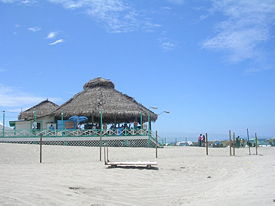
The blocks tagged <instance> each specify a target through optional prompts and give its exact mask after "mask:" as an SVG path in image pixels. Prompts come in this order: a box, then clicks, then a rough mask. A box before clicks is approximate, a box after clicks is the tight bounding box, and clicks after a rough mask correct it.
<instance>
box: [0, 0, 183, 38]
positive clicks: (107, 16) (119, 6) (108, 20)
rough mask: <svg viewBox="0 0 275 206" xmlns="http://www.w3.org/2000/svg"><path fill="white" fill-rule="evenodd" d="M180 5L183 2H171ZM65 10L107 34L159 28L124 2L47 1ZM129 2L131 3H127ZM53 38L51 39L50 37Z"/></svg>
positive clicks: (24, 0) (12, 0) (14, 0)
mask: <svg viewBox="0 0 275 206" xmlns="http://www.w3.org/2000/svg"><path fill="white" fill-rule="evenodd" d="M171 1H172V2H174V3H181V2H183V0H171ZM0 2H3V3H21V4H30V3H38V2H39V1H36V0H0ZM48 2H51V3H55V4H59V5H61V6H63V7H64V8H65V9H71V10H76V9H78V10H80V11H81V12H83V13H86V14H87V15H89V16H90V17H92V19H94V20H95V21H97V22H99V23H100V24H101V25H103V26H104V27H105V28H106V30H107V31H108V32H112V33H121V32H132V31H137V30H142V31H146V32H147V31H149V32H150V31H153V30H156V29H158V28H159V27H160V25H159V24H156V23H153V22H151V20H149V18H147V17H146V14H145V13H144V11H138V10H137V9H135V8H134V7H133V6H131V5H130V4H129V3H126V1H125V0H48ZM129 2H131V1H129ZM52 38H53V37H52Z"/></svg>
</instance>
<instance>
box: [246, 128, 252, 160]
mask: <svg viewBox="0 0 275 206" xmlns="http://www.w3.org/2000/svg"><path fill="white" fill-rule="evenodd" d="M246 133H247V143H248V151H249V155H251V150H250V141H249V131H248V128H247V129H246Z"/></svg>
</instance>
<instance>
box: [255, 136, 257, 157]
mask: <svg viewBox="0 0 275 206" xmlns="http://www.w3.org/2000/svg"><path fill="white" fill-rule="evenodd" d="M255 144H256V145H255V147H256V155H258V136H257V133H255Z"/></svg>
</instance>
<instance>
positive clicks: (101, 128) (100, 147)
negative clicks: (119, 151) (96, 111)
mask: <svg viewBox="0 0 275 206" xmlns="http://www.w3.org/2000/svg"><path fill="white" fill-rule="evenodd" d="M102 130H103V125H102V111H100V140H99V141H100V142H99V161H101V153H102V152H101V150H102Z"/></svg>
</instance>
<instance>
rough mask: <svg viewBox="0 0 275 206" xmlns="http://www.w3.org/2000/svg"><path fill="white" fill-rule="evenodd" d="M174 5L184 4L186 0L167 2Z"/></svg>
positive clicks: (170, 0) (169, 0)
mask: <svg viewBox="0 0 275 206" xmlns="http://www.w3.org/2000/svg"><path fill="white" fill-rule="evenodd" d="M166 1H168V2H170V3H173V4H183V3H184V1H185V0H166Z"/></svg>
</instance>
